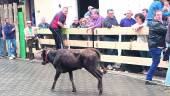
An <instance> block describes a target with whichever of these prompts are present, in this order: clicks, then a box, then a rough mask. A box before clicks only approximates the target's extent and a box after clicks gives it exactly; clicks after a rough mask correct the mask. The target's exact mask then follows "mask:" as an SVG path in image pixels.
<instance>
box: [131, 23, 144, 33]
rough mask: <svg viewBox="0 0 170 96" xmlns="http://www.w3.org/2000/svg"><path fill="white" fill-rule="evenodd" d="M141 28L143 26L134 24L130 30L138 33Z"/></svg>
mask: <svg viewBox="0 0 170 96" xmlns="http://www.w3.org/2000/svg"><path fill="white" fill-rule="evenodd" d="M142 27H143V25H139V24H135V25H133V26H132V29H133V30H134V31H136V32H138V31H139V30H140V29H141V28H142Z"/></svg>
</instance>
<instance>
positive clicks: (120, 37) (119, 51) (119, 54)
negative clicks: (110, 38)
mask: <svg viewBox="0 0 170 96" xmlns="http://www.w3.org/2000/svg"><path fill="white" fill-rule="evenodd" d="M121 41H122V35H121V34H119V42H121ZM121 53H122V49H118V56H121Z"/></svg>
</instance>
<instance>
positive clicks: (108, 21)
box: [102, 9, 119, 69]
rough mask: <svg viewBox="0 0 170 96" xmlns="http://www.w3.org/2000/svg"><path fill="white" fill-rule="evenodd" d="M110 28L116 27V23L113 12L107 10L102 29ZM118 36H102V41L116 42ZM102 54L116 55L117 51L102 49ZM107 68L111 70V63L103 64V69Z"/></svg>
mask: <svg viewBox="0 0 170 96" xmlns="http://www.w3.org/2000/svg"><path fill="white" fill-rule="evenodd" d="M112 26H118V22H117V20H116V17H115V16H114V10H113V9H108V10H107V17H106V18H105V19H104V21H103V27H104V28H111V27H112ZM118 39H119V36H117V35H113V36H103V38H102V40H104V41H118ZM102 51H103V52H104V54H107V55H117V54H118V51H117V50H116V49H103V50H102ZM106 66H107V67H108V69H113V67H112V66H113V64H112V63H109V64H108V63H107V64H106V63H105V67H106Z"/></svg>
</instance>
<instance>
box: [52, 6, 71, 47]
mask: <svg viewBox="0 0 170 96" xmlns="http://www.w3.org/2000/svg"><path fill="white" fill-rule="evenodd" d="M67 13H68V7H64V8H63V9H62V11H60V12H59V13H57V14H56V15H55V16H54V18H53V20H52V22H51V24H50V26H49V28H50V30H51V32H52V34H53V37H54V40H55V44H56V49H61V48H63V47H64V45H63V38H62V30H61V29H62V28H64V24H65V21H66V17H67Z"/></svg>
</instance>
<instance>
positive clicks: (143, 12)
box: [142, 9, 148, 20]
mask: <svg viewBox="0 0 170 96" xmlns="http://www.w3.org/2000/svg"><path fill="white" fill-rule="evenodd" d="M142 14H143V15H144V17H145V20H146V18H147V16H148V9H142Z"/></svg>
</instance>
